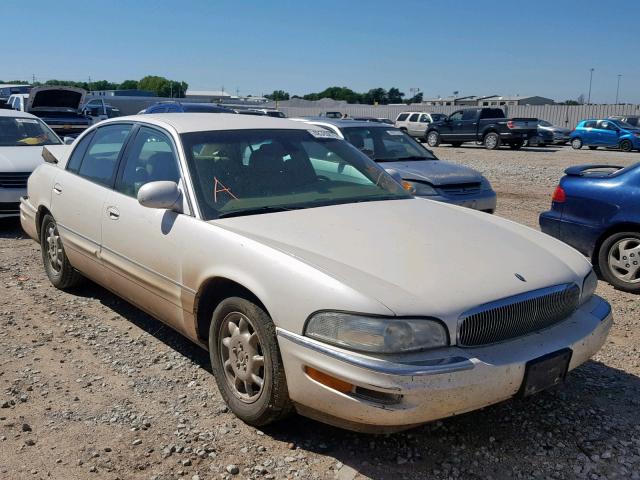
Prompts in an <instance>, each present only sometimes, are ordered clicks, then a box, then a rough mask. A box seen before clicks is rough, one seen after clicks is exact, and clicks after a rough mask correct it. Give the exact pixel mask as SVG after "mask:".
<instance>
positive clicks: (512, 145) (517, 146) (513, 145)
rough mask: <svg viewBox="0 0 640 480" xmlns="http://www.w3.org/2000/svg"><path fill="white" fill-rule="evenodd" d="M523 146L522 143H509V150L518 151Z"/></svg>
mask: <svg viewBox="0 0 640 480" xmlns="http://www.w3.org/2000/svg"><path fill="white" fill-rule="evenodd" d="M523 145H524V142H515V143H510V144H509V148H510V149H511V150H520V149H521V148H522V146H523ZM542 146H544V144H542Z"/></svg>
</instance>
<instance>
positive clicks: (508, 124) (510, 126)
mask: <svg viewBox="0 0 640 480" xmlns="http://www.w3.org/2000/svg"><path fill="white" fill-rule="evenodd" d="M513 127H514V125H513V120H509V121H508V122H507V128H513Z"/></svg>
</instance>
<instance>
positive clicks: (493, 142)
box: [483, 132, 501, 150]
mask: <svg viewBox="0 0 640 480" xmlns="http://www.w3.org/2000/svg"><path fill="white" fill-rule="evenodd" d="M483 143H484V148H486V149H487V150H496V149H497V148H499V147H500V143H501V139H500V135H498V134H497V133H495V132H489V133H487V134H486V135H485V136H484V142H483Z"/></svg>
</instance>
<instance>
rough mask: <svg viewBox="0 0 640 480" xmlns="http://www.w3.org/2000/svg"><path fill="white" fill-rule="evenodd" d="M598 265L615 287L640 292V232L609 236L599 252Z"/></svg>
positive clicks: (603, 274)
mask: <svg viewBox="0 0 640 480" xmlns="http://www.w3.org/2000/svg"><path fill="white" fill-rule="evenodd" d="M598 267H599V268H600V272H601V273H602V276H603V277H604V278H605V280H606V281H607V282H609V283H610V284H611V285H613V286H614V287H616V288H618V289H620V290H623V291H625V292H631V293H640V233H638V232H619V233H615V234H613V235H611V236H610V237H609V238H607V239H606V240H605V241H604V242H603V243H602V246H601V247H600V250H599V252H598Z"/></svg>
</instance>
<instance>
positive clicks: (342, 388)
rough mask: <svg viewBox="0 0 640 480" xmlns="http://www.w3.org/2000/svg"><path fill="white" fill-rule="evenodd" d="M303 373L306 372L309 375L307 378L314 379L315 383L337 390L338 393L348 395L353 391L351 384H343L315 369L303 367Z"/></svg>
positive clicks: (342, 381)
mask: <svg viewBox="0 0 640 480" xmlns="http://www.w3.org/2000/svg"><path fill="white" fill-rule="evenodd" d="M305 372H307V375H309V377H311V378H312V379H314V380H315V381H316V382H318V383H321V384H323V385H325V386H327V387H329V388H332V389H334V390H337V391H338V392H342V393H349V392H351V391H352V390H353V385H352V384H350V383H348V382H345V381H344V380H340V379H338V378H335V377H332V376H331V375H327V374H326V373H323V372H320V371H319V370H316V369H315V368H311V367H305Z"/></svg>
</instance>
